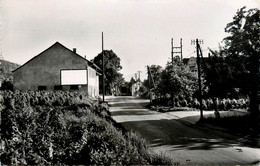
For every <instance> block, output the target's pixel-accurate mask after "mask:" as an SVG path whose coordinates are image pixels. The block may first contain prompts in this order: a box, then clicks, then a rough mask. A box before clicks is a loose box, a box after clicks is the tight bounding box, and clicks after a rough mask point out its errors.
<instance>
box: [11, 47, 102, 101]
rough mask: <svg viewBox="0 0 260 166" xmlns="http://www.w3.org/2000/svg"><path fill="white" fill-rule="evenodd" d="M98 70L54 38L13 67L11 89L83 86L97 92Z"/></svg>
mask: <svg viewBox="0 0 260 166" xmlns="http://www.w3.org/2000/svg"><path fill="white" fill-rule="evenodd" d="M99 71H100V69H99V68H98V67H97V66H96V65H95V64H94V63H93V62H90V61H88V60H87V59H85V58H83V57H82V56H80V55H78V54H77V53H76V49H75V48H74V49H73V50H70V49H68V48H66V47H65V46H63V45H62V44H60V43H59V42H56V43H55V44H53V45H52V46H51V47H49V48H48V49H46V50H45V51H43V52H42V53H40V54H39V55H37V56H35V57H34V58H32V59H31V60H29V61H28V62H26V63H25V64H24V65H22V66H20V67H19V68H17V69H16V70H14V71H13V77H14V90H85V91H87V92H88V94H89V95H90V96H93V97H94V96H98V95H99V75H100V74H99Z"/></svg>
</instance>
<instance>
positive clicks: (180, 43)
mask: <svg viewBox="0 0 260 166" xmlns="http://www.w3.org/2000/svg"><path fill="white" fill-rule="evenodd" d="M180 45H181V46H180V47H181V62H182V38H181V41H180Z"/></svg>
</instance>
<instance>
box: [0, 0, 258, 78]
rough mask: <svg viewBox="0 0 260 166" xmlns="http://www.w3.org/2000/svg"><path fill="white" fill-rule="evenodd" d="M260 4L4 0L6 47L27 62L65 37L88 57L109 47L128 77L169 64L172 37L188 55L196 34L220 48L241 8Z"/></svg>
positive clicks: (252, 0) (241, 0) (239, 0)
mask: <svg viewBox="0 0 260 166" xmlns="http://www.w3.org/2000/svg"><path fill="white" fill-rule="evenodd" d="M243 6H247V8H248V9H249V8H260V0H76V1H75V0H37V1H36V0H1V18H0V20H1V25H2V26H1V47H0V49H1V52H2V56H3V57H4V59H5V60H8V61H11V62H15V63H18V64H24V63H25V62H27V61H28V60H30V59H31V58H32V57H34V56H36V55H38V54H39V53H40V52H42V51H44V50H45V49H47V48H48V47H49V46H51V45H52V44H54V43H55V42H56V41H59V42H60V43H61V44H63V45H64V46H66V47H68V48H69V49H72V48H77V52H78V53H79V54H80V55H82V56H84V55H86V57H87V59H89V60H91V59H93V58H94V57H95V56H96V55H97V54H98V53H100V52H101V32H102V31H103V32H104V48H105V49H108V50H111V49H112V50H113V51H114V52H115V53H116V54H117V55H118V56H119V57H120V58H121V64H122V67H123V69H122V71H121V72H122V73H123V74H124V76H125V78H126V80H129V79H130V77H131V76H134V73H136V72H137V71H138V70H140V71H142V74H141V75H142V76H143V77H144V76H145V66H146V65H151V64H158V65H161V66H165V64H166V62H167V61H169V60H170V57H171V38H173V39H174V45H175V46H179V40H180V38H182V39H183V56H184V57H190V56H195V54H194V51H195V46H194V45H191V40H192V39H195V38H199V39H203V41H204V44H203V45H202V48H203V49H205V54H204V56H206V49H207V48H208V47H210V48H213V49H217V48H218V45H219V43H220V44H221V41H222V39H223V38H224V37H225V36H227V34H226V33H225V32H224V28H225V26H226V24H227V23H228V22H231V21H232V17H233V16H234V15H235V13H236V11H237V9H239V8H241V7H243Z"/></svg>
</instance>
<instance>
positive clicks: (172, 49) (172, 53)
mask: <svg viewBox="0 0 260 166" xmlns="http://www.w3.org/2000/svg"><path fill="white" fill-rule="evenodd" d="M171 44H172V45H171V49H172V52H171V56H172V65H173V38H172V42H171Z"/></svg>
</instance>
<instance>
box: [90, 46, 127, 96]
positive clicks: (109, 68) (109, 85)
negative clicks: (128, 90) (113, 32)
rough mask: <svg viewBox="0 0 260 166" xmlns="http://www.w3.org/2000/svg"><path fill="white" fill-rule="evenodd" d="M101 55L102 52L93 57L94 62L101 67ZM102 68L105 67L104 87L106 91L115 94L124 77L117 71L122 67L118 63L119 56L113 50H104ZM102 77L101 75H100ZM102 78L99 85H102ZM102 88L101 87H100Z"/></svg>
mask: <svg viewBox="0 0 260 166" xmlns="http://www.w3.org/2000/svg"><path fill="white" fill-rule="evenodd" d="M102 56H103V53H102V52H101V53H99V54H98V55H97V56H96V57H95V58H94V63H95V64H96V65H97V66H98V67H99V68H100V69H102ZM104 61H105V62H104V68H105V89H106V93H109V94H113V95H114V94H115V93H117V92H118V90H119V89H120V86H121V85H122V84H123V82H124V79H123V76H122V74H121V73H119V71H120V70H121V69H122V66H121V65H120V58H119V57H118V56H117V55H116V54H115V53H114V52H113V50H104ZM100 78H101V79H102V77H100ZM102 83H103V82H102V80H100V86H101V87H102V86H103V85H102ZM100 89H102V88H100Z"/></svg>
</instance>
